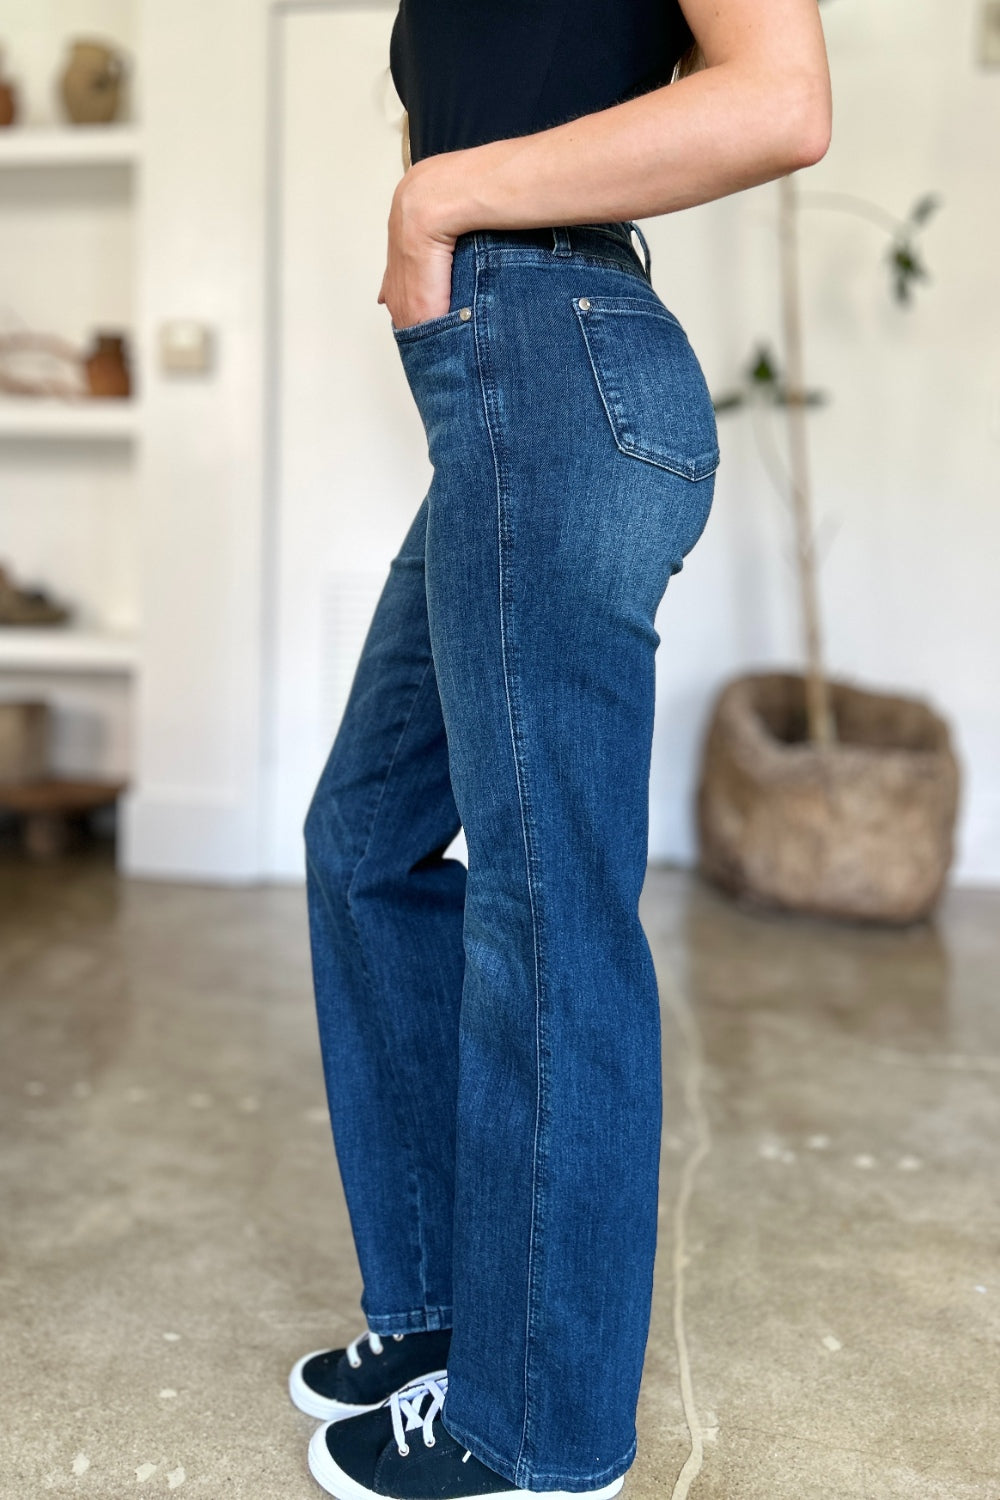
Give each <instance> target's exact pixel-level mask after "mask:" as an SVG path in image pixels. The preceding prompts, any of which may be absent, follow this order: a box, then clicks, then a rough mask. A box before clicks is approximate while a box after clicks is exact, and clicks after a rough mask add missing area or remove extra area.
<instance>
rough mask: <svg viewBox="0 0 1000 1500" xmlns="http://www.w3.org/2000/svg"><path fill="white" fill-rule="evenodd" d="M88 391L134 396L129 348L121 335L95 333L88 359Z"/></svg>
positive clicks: (85, 361) (98, 394)
mask: <svg viewBox="0 0 1000 1500" xmlns="http://www.w3.org/2000/svg"><path fill="white" fill-rule="evenodd" d="M83 368H84V370H85V371H86V375H87V389H88V391H89V392H90V394H91V395H92V396H116V397H121V396H130V395H131V394H132V376H131V372H130V369H129V357H128V346H127V344H126V341H125V336H124V335H123V334H120V333H98V334H95V336H94V340H93V343H92V344H91V346H90V349H89V351H88V352H87V354H86V355H85V357H84V361H83Z"/></svg>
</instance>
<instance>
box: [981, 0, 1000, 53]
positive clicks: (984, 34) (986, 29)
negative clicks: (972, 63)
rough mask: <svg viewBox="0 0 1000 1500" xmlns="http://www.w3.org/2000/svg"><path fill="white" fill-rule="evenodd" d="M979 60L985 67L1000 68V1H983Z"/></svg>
mask: <svg viewBox="0 0 1000 1500" xmlns="http://www.w3.org/2000/svg"><path fill="white" fill-rule="evenodd" d="M981 5H982V10H981V12H980V30H979V58H980V61H981V62H982V63H983V65H984V67H987V68H1000V0H981Z"/></svg>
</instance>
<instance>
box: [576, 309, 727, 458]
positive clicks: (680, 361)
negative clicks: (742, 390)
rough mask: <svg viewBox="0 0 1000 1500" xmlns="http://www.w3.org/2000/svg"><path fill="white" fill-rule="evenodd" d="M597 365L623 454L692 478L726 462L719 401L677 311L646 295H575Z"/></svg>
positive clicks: (606, 406) (579, 318)
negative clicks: (721, 445)
mask: <svg viewBox="0 0 1000 1500" xmlns="http://www.w3.org/2000/svg"><path fill="white" fill-rule="evenodd" d="M572 302H573V310H574V312H575V313H576V317H577V321H578V322H579V324H580V328H581V330H582V332H583V338H584V343H585V344H586V347H587V353H588V355H589V357H590V364H591V367H592V369H593V371H594V378H595V380H596V381H597V388H598V390H599V391H600V395H601V401H602V402H603V404H604V410H605V411H606V412H607V414H608V421H609V422H610V424H611V431H612V433H613V435H614V439H615V442H616V443H617V444H618V447H619V448H620V449H621V451H622V452H623V453H629V454H631V455H632V457H633V458H641V459H644V460H645V462H646V463H650V464H656V465H657V466H658V467H659V468H661V469H669V470H670V472H671V473H672V474H680V475H681V476H682V477H683V478H685V479H704V478H706V476H707V475H709V474H712V473H714V471H715V470H716V469H717V468H718V467H719V439H718V432H717V430H716V425H715V412H714V410H713V408H712V398H711V396H710V394H709V391H708V386H707V385H706V384H705V377H704V375H703V373H702V369H701V365H700V364H699V363H698V358H697V355H696V354H695V352H694V350H693V349H692V348H691V345H690V343H689V342H688V337H687V334H686V333H685V332H684V329H683V328H682V327H681V325H680V323H678V321H677V319H676V318H675V317H674V315H673V313H671V312H668V311H667V309H666V308H665V307H664V306H663V304H662V303H660V302H657V301H653V300H650V299H649V298H647V297H574V298H573V299H572Z"/></svg>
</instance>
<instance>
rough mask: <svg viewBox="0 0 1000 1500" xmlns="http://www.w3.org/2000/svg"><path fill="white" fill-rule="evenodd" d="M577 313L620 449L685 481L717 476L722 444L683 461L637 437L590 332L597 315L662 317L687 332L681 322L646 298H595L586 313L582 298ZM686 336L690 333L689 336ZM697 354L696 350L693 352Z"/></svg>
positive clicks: (576, 300) (576, 303) (574, 301)
mask: <svg viewBox="0 0 1000 1500" xmlns="http://www.w3.org/2000/svg"><path fill="white" fill-rule="evenodd" d="M570 300H571V302H572V304H573V311H574V312H575V313H576V319H577V322H578V324H579V325H580V332H581V333H582V334H583V342H584V345H585V347H586V350H587V357H588V359H589V361H590V368H591V370H592V371H593V374H594V380H595V381H596V383H597V390H598V393H599V395H600V397H601V404H602V405H603V407H604V410H605V412H606V414H607V418H608V424H609V426H610V428H611V434H612V437H613V438H614V440H615V443H616V445H617V447H618V448H619V450H620V451H621V452H622V453H625V454H628V455H629V456H630V457H633V458H638V459H641V460H642V461H643V462H644V463H649V464H654V465H655V466H656V467H657V468H660V469H666V470H667V472H668V473H671V474H678V475H680V477H681V478H682V479H688V480H691V481H692V482H696V481H698V480H699V479H707V478H708V477H709V475H710V474H714V473H715V471H716V469H718V467H719V463H720V457H721V455H720V453H719V448H718V445H715V446H713V447H712V448H708V449H706V450H705V452H704V453H699V454H698V455H696V457H694V458H690V459H689V458H682V457H681V456H679V455H678V454H668V453H663V452H659V451H656V452H654V451H653V450H652V449H651V448H648V447H647V446H646V445H645V444H643V443H642V442H641V441H640V439H639V438H637V437H636V436H635V434H634V433H633V432H632V429H631V427H630V425H629V419H628V415H627V413H626V411H625V408H624V404H623V402H622V400H621V397H620V395H619V394H618V392H617V391H616V390H615V389H614V385H613V382H612V380H611V377H610V374H609V372H608V370H607V369H606V368H605V369H604V370H602V369H601V367H600V359H599V357H597V356H596V355H595V352H594V346H593V343H592V341H591V339H590V337H589V335H588V332H587V323H588V321H592V320H593V318H594V315H595V313H596V314H597V317H598V319H600V317H601V314H602V313H608V312H610V313H612V314H614V313H623V314H625V316H627V317H631V316H637V315H638V316H641V317H651V318H660V319H661V320H662V321H664V322H666V323H670V324H672V325H673V327H675V328H677V329H679V330H680V332H681V333H682V334H683V333H684V329H683V326H682V325H681V323H680V321H679V320H678V319H677V318H675V317H674V315H673V313H672V312H670V311H669V309H668V308H666V307H663V306H662V305H660V304H658V303H654V304H652V305H651V304H650V302H649V301H648V300H647V299H646V298H644V297H599V298H598V297H594V298H592V299H591V305H590V308H589V309H588V310H587V311H586V312H584V311H583V310H582V309H581V308H580V306H579V298H577V297H573V298H571V299H570ZM685 337H686V334H685ZM692 352H693V351H692Z"/></svg>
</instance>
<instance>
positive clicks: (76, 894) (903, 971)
mask: <svg viewBox="0 0 1000 1500" xmlns="http://www.w3.org/2000/svg"><path fill="white" fill-rule="evenodd" d="M643 914H644V921H645V924H646V929H647V932H648V934H649V937H650V941H651V943H652V946H653V951H654V954H655V956H656V961H657V966H658V969H659V973H660V982H661V995H662V999H663V1040H664V1083H665V1094H666V1118H665V1130H664V1170H663V1195H662V1210H661V1230H662V1237H661V1242H660V1255H659V1262H658V1273H657V1275H658V1280H657V1293H656V1305H655V1310H654V1318H653V1326H652V1330H651V1336H650V1343H649V1349H648V1354H647V1363H646V1376H645V1382H644V1389H643V1395H642V1402H641V1409H640V1453H639V1458H638V1460H637V1462H636V1464H635V1467H634V1468H633V1470H632V1472H631V1474H630V1476H629V1479H628V1482H627V1487H626V1491H625V1495H626V1497H629V1496H631V1497H632V1500H640V1497H641V1500H653V1497H656V1500H670V1497H674V1500H681V1497H684V1496H687V1495H688V1494H690V1495H691V1496H692V1497H696V1500H723V1497H725V1500H813V1497H815V1500H855V1497H857V1500H862V1497H863V1500H897V1497H898V1500H903V1497H910V1496H913V1497H920V1500H996V1497H997V1495H998V1494H1000V1427H998V1424H997V1409H998V1399H997V1398H998V1396H1000V1371H998V1344H1000V1263H998V1248H1000V1195H998V1193H997V1190H996V1189H997V1171H998V1169H997V1159H998V1150H997V1148H998V1144H1000V1102H998V1095H1000V1004H998V986H997V979H996V976H997V972H998V959H1000V893H997V894H987V893H975V892H964V893H959V894H955V895H952V896H951V897H950V898H949V900H948V902H947V904H946V907H945V909H944V912H943V913H942V917H941V920H940V922H939V924H938V925H937V927H936V929H928V928H921V929H913V930H910V931H906V932H895V933H893V932H870V931H865V930H862V929H858V928H835V927H827V926H823V925H821V924H819V923H813V922H806V921H794V920H791V921H788V920H781V919H777V918H773V917H761V916H754V915H750V914H747V913H744V912H741V911H739V910H737V909H735V908H734V907H732V906H731V905H729V904H728V903H727V902H725V901H723V900H722V899H720V898H719V897H718V896H716V895H715V894H713V893H712V892H710V891H708V890H706V889H705V888H704V887H703V886H701V885H699V884H698V883H697V882H694V881H692V880H690V879H689V878H687V877H685V876H683V875H680V874H677V873H674V872H669V871H662V870H654V871H651V873H650V877H649V880H648V881H647V885H646V890H645V893H644V897H643ZM311 1004H312V1002H311V991H310V983H309V968H308V954H307V947H306V933H305V925H304V916H303V899H302V894H301V892H299V891H297V890H251V891H234V890H215V889H211V890H207V889H197V888H192V887H179V886H176V887H171V886H159V885H153V884H143V883H127V882H126V883H121V882H118V881H116V879H115V878H114V876H113V874H112V872H111V870H110V869H109V868H107V867H106V866H102V865H101V864H100V863H98V864H96V865H95V864H94V863H93V862H91V863H87V862H82V861H77V862H75V863H74V862H67V863H66V864H65V865H63V866H61V867H59V868H57V869H55V870H53V871H42V870H38V869H30V868H25V867H24V866H21V865H13V864H9V863H8V864H5V865H4V866H3V867H2V868H0V1111H2V1115H0V1203H2V1207H0V1244H2V1259H0V1339H2V1343H0V1348H2V1351H3V1357H2V1363H0V1399H2V1412H3V1419H2V1422H0V1496H3V1497H11V1500H35V1497H38V1496H41V1495H42V1494H43V1493H49V1492H52V1493H54V1494H64V1493H65V1494H73V1495H80V1496H93V1497H95V1500H97V1497H99V1500H117V1497H120V1496H124V1495H127V1494H133V1493H139V1492H141V1493H144V1494H145V1493H148V1494H166V1493H169V1492H170V1491H174V1490H183V1491H184V1492H185V1493H197V1494H199V1495H204V1496H206V1497H212V1500H216V1497H219V1500H221V1497H222V1496H223V1495H225V1496H233V1497H243V1496H246V1497H253V1500H271V1497H279V1496H280V1497H281V1500H297V1497H302V1500H308V1497H310V1496H312V1495H318V1494H319V1493H320V1492H319V1491H318V1489H317V1488H316V1487H315V1485H314V1484H313V1481H312V1480H311V1479H310V1478H309V1475H308V1473H307V1470H306V1467H305V1445H306V1442H307V1439H308V1437H309V1434H310V1430H311V1424H310V1423H309V1421H308V1419H307V1418H305V1417H303V1416H301V1415H300V1414H299V1413H297V1412H296V1411H294V1410H293V1409H292V1408H291V1407H290V1405H289V1404H288V1402H287V1399H286V1397H285V1394H284V1386H285V1378H286V1374H287V1370H288V1367H289V1366H290V1364H291V1363H292V1361H293V1360H294V1359H295V1358H296V1357H297V1356H298V1355H299V1354H300V1353H303V1352H305V1351H306V1350H308V1349H313V1348H317V1347H322V1346H323V1345H324V1344H327V1343H333V1342H346V1341H347V1340H348V1339H350V1338H352V1337H353V1336H354V1335H356V1334H357V1333H358V1332H359V1331H360V1329H361V1327H362V1326H363V1322H362V1319H361V1316H360V1314H359V1311H358V1296H359V1291H360V1286H359V1281H358V1276H357V1271H356V1268H355V1265H354V1260H353V1254H352V1249H351V1239H350V1233H349V1229H348V1225H347V1221H346V1216H345V1213H344V1209H343V1205H342V1200H341V1197H340V1190H339V1186H338V1181H337V1177H336V1169H335V1165H334V1158H333V1153H332V1148H331V1146H330V1141H329V1135H328V1126H327V1119H326V1112H325V1109H324V1102H323V1090H322V1082H321V1075H320V1068H319V1062H318V1055H317V1050H316V1039H315V1033H314V1023H313V1016H312V1008H311ZM571 1399H572V1392H567V1400H571Z"/></svg>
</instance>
